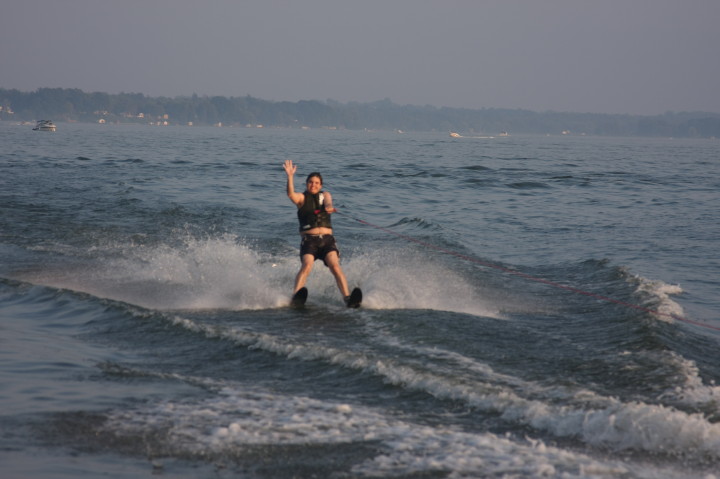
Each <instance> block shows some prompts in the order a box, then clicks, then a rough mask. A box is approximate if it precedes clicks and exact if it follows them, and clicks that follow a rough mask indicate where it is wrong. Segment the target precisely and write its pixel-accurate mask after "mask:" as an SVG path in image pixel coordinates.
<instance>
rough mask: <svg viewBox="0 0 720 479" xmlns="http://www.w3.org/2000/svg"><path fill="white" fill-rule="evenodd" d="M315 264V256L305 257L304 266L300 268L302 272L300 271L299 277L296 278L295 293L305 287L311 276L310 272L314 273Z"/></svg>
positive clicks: (307, 255) (303, 258) (306, 255)
mask: <svg viewBox="0 0 720 479" xmlns="http://www.w3.org/2000/svg"><path fill="white" fill-rule="evenodd" d="M313 264H315V257H314V256H313V255H311V254H305V255H303V257H302V266H301V267H300V271H298V274H297V276H295V289H294V290H293V293H297V292H298V290H299V289H300V288H302V287H303V286H305V282H306V281H307V278H308V275H309V274H310V271H312V268H313Z"/></svg>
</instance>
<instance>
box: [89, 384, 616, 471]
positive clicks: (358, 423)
mask: <svg viewBox="0 0 720 479" xmlns="http://www.w3.org/2000/svg"><path fill="white" fill-rule="evenodd" d="M102 428H103V429H105V430H108V431H111V432H112V434H113V436H114V437H118V436H119V437H122V436H128V437H135V436H142V437H148V436H152V432H153V431H163V434H162V435H160V437H162V440H163V441H164V442H166V443H165V444H163V445H162V446H163V447H162V448H163V450H165V451H169V452H171V453H173V454H188V453H190V454H195V455H199V456H202V457H209V456H210V457H211V456H213V455H220V454H225V453H232V452H233V451H236V450H237V449H238V448H242V447H243V446H262V445H269V444H272V445H273V446H288V445H295V446H297V445H301V446H308V445H313V444H315V445H317V444H322V445H332V444H342V443H367V442H378V443H380V445H379V446H378V447H377V448H376V452H377V454H376V455H374V456H373V457H366V456H367V455H368V453H362V456H361V458H362V457H363V456H365V457H366V458H365V459H364V460H362V461H358V463H357V464H355V465H354V466H353V469H352V473H353V474H354V475H356V476H362V477H387V476H389V475H405V474H415V473H422V472H428V471H438V472H450V471H452V472H453V473H454V474H455V475H456V477H461V476H463V475H477V474H491V475H493V474H497V475H503V474H511V475H520V476H528V477H542V476H546V477H552V476H555V475H557V474H563V475H564V477H587V474H593V475H595V476H598V477H615V476H616V475H618V474H627V473H628V469H627V466H624V465H621V464H619V463H616V462H613V461H608V462H602V461H598V460H595V459H592V458H590V457H588V456H586V455H584V454H581V453H573V452H568V451H563V450H560V449H557V448H554V447H551V446H548V445H546V444H544V443H543V442H542V441H538V440H519V441H518V440H513V439H511V438H510V437H501V436H497V435H495V434H492V433H468V432H463V431H459V430H457V429H455V428H451V427H444V426H437V427H430V426H424V425H419V424H415V423H413V422H410V421H408V420H401V419H398V418H394V417H391V416H388V415H386V414H383V413H381V412H379V411H377V410H375V409H372V408H369V407H365V406H359V405H352V404H347V403H342V402H335V401H321V400H318V399H313V398H308V397H303V396H285V395H280V394H277V393H269V392H266V391H259V390H258V391H248V390H243V391H239V390H237V389H235V388H232V387H228V386H226V387H224V388H222V389H221V390H220V391H219V393H218V394H217V395H216V396H214V397H212V398H209V399H205V400H203V401H201V402H199V403H196V402H171V401H166V402H162V403H159V404H155V405H150V406H148V407H146V408H145V409H136V410H125V411H115V412H111V413H110V415H109V416H108V418H107V421H106V422H105V423H104V424H103V426H102ZM458 475H459V476H458Z"/></svg>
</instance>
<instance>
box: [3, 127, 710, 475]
mask: <svg viewBox="0 0 720 479" xmlns="http://www.w3.org/2000/svg"><path fill="white" fill-rule="evenodd" d="M719 151H720V143H718V142H717V141H710V140H692V141H690V140H672V139H665V140H657V139H617V138H589V137H581V138H580V137H516V136H510V137H504V138H493V139H489V138H459V139H458V138H454V139H453V138H450V137H449V136H448V135H447V134H446V133H424V134H420V133H406V134H394V133H383V132H347V131H317V130H313V131H294V130H246V129H211V128H151V127H138V126H111V125H102V126H101V125H80V124H62V123H61V124H59V125H58V131H57V132H55V133H44V132H34V131H32V130H31V128H29V127H26V126H18V125H13V124H9V123H0V364H1V365H2V366H1V368H0V406H1V407H0V411H1V412H0V431H1V434H0V467H2V470H3V477H7V478H20V477H33V478H95V477H114V478H136V477H150V476H153V475H156V474H164V475H167V476H169V477H188V478H191V477H192V478H196V477H272V478H286V477H403V478H409V477H423V478H426V477H449V478H459V477H542V476H546V477H558V476H562V477H568V478H575V477H627V478H636V477H637V478H659V477H688V478H690V477H693V478H694V477H703V478H709V477H716V476H717V475H718V473H717V471H718V470H719V469H720V467H719V466H720V387H718V386H717V384H716V383H717V381H718V379H719V378H720V361H718V359H720V354H719V353H718V351H719V346H720V297H719V295H718V285H719V284H720V281H719V276H718V273H719V272H720V261H719V259H718V258H719V256H718V238H720V193H719V192H720V166H719V163H718V161H720V158H719V156H720V155H718V153H719ZM287 158H289V159H293V160H294V161H295V162H296V163H298V164H299V165H300V169H299V173H298V178H297V180H298V181H297V183H298V184H297V187H298V188H301V186H302V185H301V184H300V183H301V182H302V179H303V178H304V177H305V175H306V174H307V173H309V172H310V171H313V170H320V171H321V172H322V173H323V175H324V177H325V187H326V189H328V190H329V191H331V192H332V193H333V196H334V198H335V202H336V206H338V208H339V209H340V210H341V214H339V215H336V216H335V217H334V220H333V222H334V225H335V233H336V237H337V239H338V243H339V246H340V249H341V252H342V261H343V266H344V269H345V272H346V274H347V276H348V279H349V282H350V285H351V286H356V285H358V286H361V287H362V288H363V290H364V293H365V302H364V307H363V308H361V309H359V310H347V309H345V308H344V307H343V306H342V303H341V300H340V297H339V294H338V293H337V291H336V289H335V286H334V282H333V280H332V277H331V275H330V274H329V273H328V272H327V271H325V268H324V267H323V266H322V265H321V264H320V263H318V264H317V265H316V267H315V270H314V271H313V273H312V275H311V278H310V281H309V284H308V286H309V289H310V298H309V300H308V305H307V307H306V308H305V309H304V310H292V309H289V308H287V307H285V305H286V304H287V301H288V299H289V294H290V292H291V289H292V282H293V277H294V275H295V273H296V271H297V269H298V266H299V259H298V257H297V254H298V245H299V240H298V237H297V234H296V229H297V226H296V219H295V211H294V206H293V205H292V204H291V203H290V202H289V200H288V199H287V197H286V196H285V190H284V188H285V174H284V171H283V169H282V166H281V165H282V162H283V161H284V160H285V159H287Z"/></svg>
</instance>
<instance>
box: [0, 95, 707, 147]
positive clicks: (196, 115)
mask: <svg viewBox="0 0 720 479" xmlns="http://www.w3.org/2000/svg"><path fill="white" fill-rule="evenodd" d="M39 119H52V120H54V121H61V122H83V123H134V124H148V125H161V126H166V125H167V126H170V125H185V126H232V127H247V128H273V127H282V128H298V129H302V128H308V129H310V128H313V129H319V128H323V129H346V130H386V131H444V132H462V133H463V135H467V136H474V135H499V134H501V133H502V132H508V133H509V134H511V135H512V134H540V135H559V134H565V135H592V136H639V137H678V138H720V113H709V112H680V113H675V112H668V113H665V114H663V115H655V116H645V115H627V114H607V113H569V112H552V111H548V112H534V111H530V110H517V109H514V110H513V109H498V108H482V109H464V108H449V107H433V106H414V105H397V104H395V103H392V102H391V101H390V100H389V99H385V100H381V101H376V102H372V103H339V102H336V101H333V100H327V101H324V102H321V101H317V100H301V101H297V102H289V101H279V102H277V101H269V100H262V99H259V98H254V97H251V96H244V97H224V96H198V95H192V96H178V97H174V98H168V97H149V96H146V95H144V94H142V93H119V94H108V93H101V92H92V93H86V92H84V91H82V90H79V89H70V88H40V89H38V90H35V91H32V92H22V91H19V90H10V89H2V88H0V120H6V121H7V120H9V121H16V122H23V121H28V122H33V123H34V122H35V121H36V120H39Z"/></svg>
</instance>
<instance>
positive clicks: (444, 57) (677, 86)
mask: <svg viewBox="0 0 720 479" xmlns="http://www.w3.org/2000/svg"><path fill="white" fill-rule="evenodd" d="M0 87H1V88H17V89H19V90H23V91H32V90H35V89H36V88H39V87H64V88H80V89H82V90H85V91H103V92H108V93H119V92H133V93H144V94H146V95H150V96H160V95H162V96H177V95H192V94H193V93H197V94H198V95H201V96H202V95H223V96H244V95H251V96H254V97H257V98H262V99H266V100H276V101H280V100H288V101H298V100H326V99H333V100H337V101H340V102H349V101H358V102H369V101H375V100H381V99H384V98H390V99H391V100H392V101H393V102H394V103H398V104H401V105H404V104H413V105H435V106H452V107H465V108H483V107H485V108H523V109H530V110H536V111H545V110H554V111H572V112H598V113H636V114H650V115H654V114H660V113H664V112H666V111H696V110H701V111H710V112H720V91H719V90H720V1H719V0H437V1H427V0H354V1H349V0H348V1H346V0H292V1H291V0H284V1H281V0H248V1H242V0H202V1H201V0H3V2H2V5H1V6H0Z"/></svg>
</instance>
